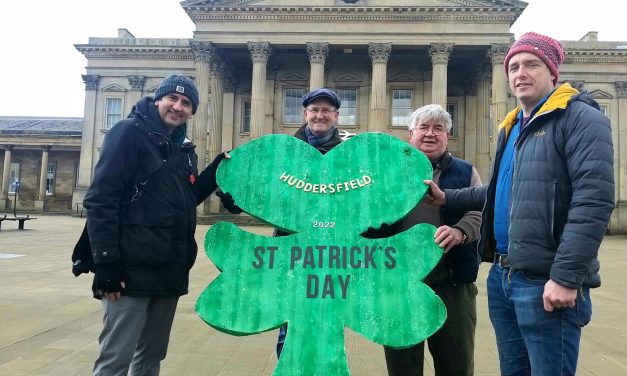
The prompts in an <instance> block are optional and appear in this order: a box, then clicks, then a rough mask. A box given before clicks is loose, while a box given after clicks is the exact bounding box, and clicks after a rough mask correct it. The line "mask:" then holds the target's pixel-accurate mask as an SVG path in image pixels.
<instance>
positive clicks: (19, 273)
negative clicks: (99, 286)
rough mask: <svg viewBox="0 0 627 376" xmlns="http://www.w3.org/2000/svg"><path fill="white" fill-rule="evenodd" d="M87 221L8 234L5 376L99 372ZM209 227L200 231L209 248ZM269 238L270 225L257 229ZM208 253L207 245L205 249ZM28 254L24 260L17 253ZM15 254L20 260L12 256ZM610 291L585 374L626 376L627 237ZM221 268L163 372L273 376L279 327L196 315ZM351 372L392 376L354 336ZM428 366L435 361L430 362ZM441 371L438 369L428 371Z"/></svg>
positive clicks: (587, 347) (2, 273) (1, 331)
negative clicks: (230, 329) (250, 331)
mask: <svg viewBox="0 0 627 376" xmlns="http://www.w3.org/2000/svg"><path fill="white" fill-rule="evenodd" d="M84 222H85V219H81V218H73V217H66V216H38V219H37V220H33V221H29V222H27V223H26V229H25V230H17V224H16V223H3V225H2V229H1V230H0V284H1V286H2V287H1V290H0V375H6V376H20V375H51V376H52V375H54V376H71V375H90V374H91V367H92V364H93V361H94V359H95V358H96V355H97V350H98V342H97V337H98V334H99V332H100V328H101V322H100V320H101V318H102V313H101V305H100V302H99V301H97V300H95V299H93V298H92V297H91V291H90V286H91V277H87V276H85V275H82V276H81V277H79V278H74V276H73V275H72V273H71V270H70V269H71V262H70V255H71V253H72V249H73V246H74V243H75V242H76V240H77V239H78V236H79V235H80V232H81V229H82V227H83V224H84ZM207 229H208V226H199V227H198V231H197V236H196V238H197V240H198V243H199V244H201V245H202V244H203V241H202V240H203V238H204V234H205V233H206V231H207ZM248 230H249V231H251V232H257V233H261V234H269V233H270V232H271V231H270V229H268V228H264V227H257V228H248ZM201 248H202V246H201ZM17 255H20V256H17ZM13 256H16V257H13ZM600 259H601V275H602V278H603V286H602V287H601V288H599V289H595V290H594V291H593V293H592V300H593V309H594V313H593V317H592V322H591V323H590V324H589V325H588V326H587V327H586V328H585V329H584V331H583V339H582V344H581V355H580V363H579V368H578V375H583V376H588V375H599V376H600V375H603V376H614V375H627V319H626V317H627V304H626V302H627V289H626V288H625V287H626V286H627V277H626V275H627V237H624V236H622V237H618V236H614V237H606V238H605V240H604V242H603V245H602V249H601V252H600ZM487 271H488V265H487V264H484V265H482V267H481V270H480V276H479V281H478V287H479V297H478V304H477V305H478V310H479V312H478V317H479V320H478V327H477V339H476V343H477V346H476V352H475V353H476V357H475V363H476V367H475V371H476V372H475V374H476V375H498V373H499V372H498V359H497V354H496V345H495V343H494V334H493V332H492V327H491V326H490V322H489V319H488V316H487V301H486V295H485V276H486V273H487ZM217 273H218V272H217V270H216V269H215V267H213V265H212V264H211V263H210V262H209V260H208V259H207V257H206V255H205V254H204V252H203V251H202V249H201V250H200V251H199V254H198V259H197V262H196V265H195V266H194V268H193V270H192V276H191V286H190V294H189V295H186V296H184V297H182V299H181V300H180V303H179V306H178V311H177V315H176V318H175V320H174V327H173V330H172V339H171V341H170V349H169V352H168V357H167V358H166V360H165V361H164V362H163V364H162V372H161V374H162V375H184V376H187V375H209V376H211V375H219V376H250V375H271V374H272V371H273V370H274V366H275V365H276V361H277V360H276V356H275V355H274V345H275V341H276V334H277V333H276V331H272V332H268V333H263V334H260V335H253V336H245V337H234V336H229V335H226V334H223V333H221V332H218V331H216V330H214V329H212V328H211V327H209V326H208V325H206V324H205V323H204V322H203V321H202V320H201V319H200V318H199V317H198V316H197V315H196V313H195V312H194V304H195V301H196V298H197V297H198V295H199V294H200V292H201V291H202V290H203V289H204V288H205V287H206V286H207V284H209V282H210V281H211V280H212V279H213V278H215V277H216V275H217ZM346 349H347V353H348V357H349V364H350V368H351V373H352V375H357V376H358V375H386V371H385V361H384V358H383V351H382V349H381V347H380V346H379V345H376V344H374V343H371V342H369V341H367V340H365V339H364V338H363V337H361V336H360V335H358V334H355V333H353V332H351V331H350V330H347V336H346ZM426 358H427V363H428V364H429V365H430V361H429V356H428V355H427V357H426ZM426 374H427V375H433V371H432V370H429V372H426Z"/></svg>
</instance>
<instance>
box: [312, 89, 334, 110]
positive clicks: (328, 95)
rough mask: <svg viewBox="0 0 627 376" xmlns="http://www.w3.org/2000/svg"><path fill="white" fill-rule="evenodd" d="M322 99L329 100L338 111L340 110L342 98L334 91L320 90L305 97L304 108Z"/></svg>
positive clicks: (313, 91)
mask: <svg viewBox="0 0 627 376" xmlns="http://www.w3.org/2000/svg"><path fill="white" fill-rule="evenodd" d="M320 98H324V99H326V100H328V101H329V102H330V103H331V104H332V105H333V106H335V109H336V110H339V108H340V105H341V104H342V101H341V100H340V97H338V96H337V94H335V92H334V91H333V90H330V89H326V88H320V89H315V90H312V91H310V92H309V93H307V94H305V95H304V96H303V101H302V103H303V107H307V106H309V103H311V102H313V101H315V100H316V99H320Z"/></svg>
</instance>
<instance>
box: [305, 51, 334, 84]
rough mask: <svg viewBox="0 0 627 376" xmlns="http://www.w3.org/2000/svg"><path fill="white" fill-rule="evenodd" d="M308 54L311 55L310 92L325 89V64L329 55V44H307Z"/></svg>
mask: <svg viewBox="0 0 627 376" xmlns="http://www.w3.org/2000/svg"><path fill="white" fill-rule="evenodd" d="M307 54H308V55H309V65H310V68H309V69H310V71H309V90H314V89H318V88H321V87H324V64H325V63H326V60H327V56H328V55H329V43H326V42H317V43H311V42H307Z"/></svg>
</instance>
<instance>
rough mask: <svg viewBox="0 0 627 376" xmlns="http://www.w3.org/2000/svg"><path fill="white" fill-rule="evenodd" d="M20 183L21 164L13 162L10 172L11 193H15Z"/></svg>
mask: <svg viewBox="0 0 627 376" xmlns="http://www.w3.org/2000/svg"><path fill="white" fill-rule="evenodd" d="M19 181H20V162H11V169H10V170H9V193H15V190H16V189H17V186H18V185H19Z"/></svg>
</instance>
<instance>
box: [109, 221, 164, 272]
mask: <svg viewBox="0 0 627 376" xmlns="http://www.w3.org/2000/svg"><path fill="white" fill-rule="evenodd" d="M120 222H121V224H122V228H121V231H120V232H121V239H120V248H121V250H122V260H123V262H124V264H126V265H129V266H143V267H145V266H166V265H167V264H168V263H169V262H171V261H172V260H173V259H174V258H175V257H176V251H175V249H174V247H173V244H172V230H173V225H174V217H173V216H172V215H171V214H167V213H143V212H135V213H128V214H127V215H125V216H124V218H122V219H121V221H120Z"/></svg>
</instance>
